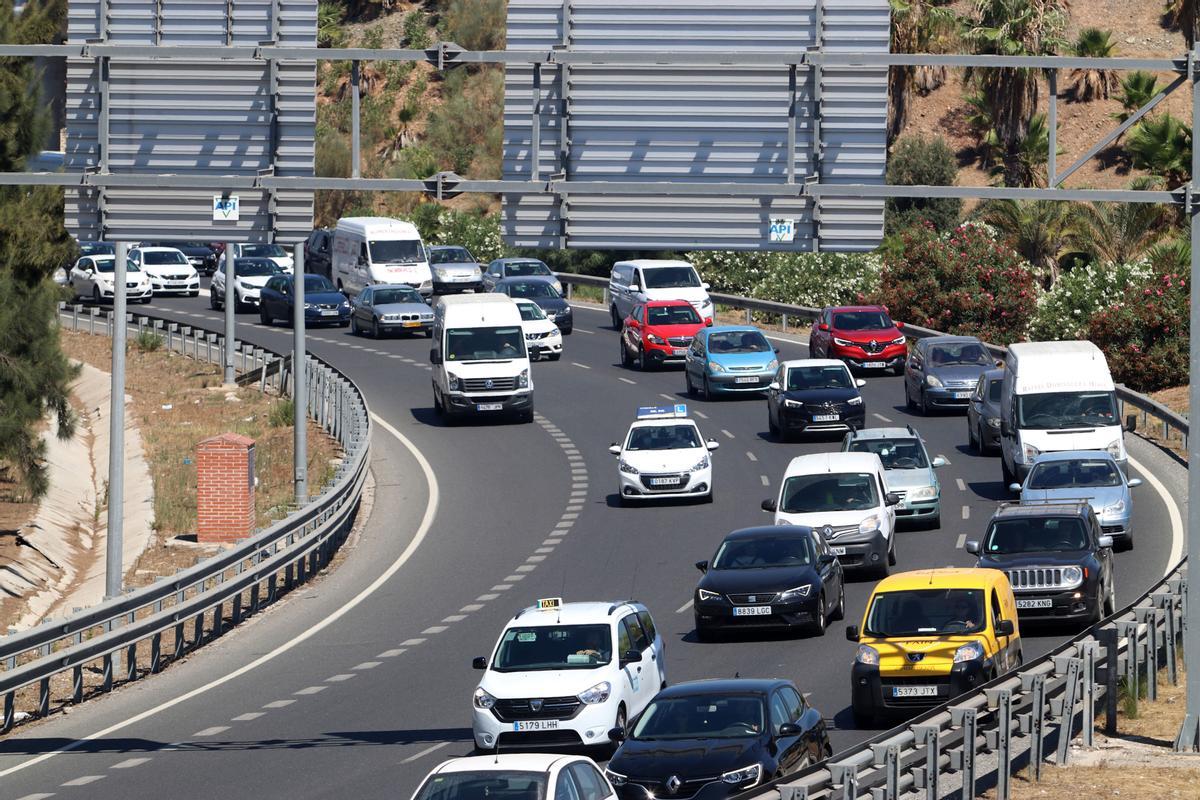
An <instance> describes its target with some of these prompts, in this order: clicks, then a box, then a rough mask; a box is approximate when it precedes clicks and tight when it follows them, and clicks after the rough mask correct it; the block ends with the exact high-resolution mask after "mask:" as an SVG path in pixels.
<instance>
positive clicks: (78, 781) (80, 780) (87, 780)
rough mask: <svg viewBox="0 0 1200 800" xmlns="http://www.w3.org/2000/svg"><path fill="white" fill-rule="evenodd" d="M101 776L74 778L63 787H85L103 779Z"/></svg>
mask: <svg viewBox="0 0 1200 800" xmlns="http://www.w3.org/2000/svg"><path fill="white" fill-rule="evenodd" d="M103 777H104V776H103V775H84V776H83V777H81V778H76V779H75V780H73V781H66V782H64V783H63V784H62V785H63V786H87V785H88V784H89V783H95V782H96V781H98V780H100V779H101V778H103Z"/></svg>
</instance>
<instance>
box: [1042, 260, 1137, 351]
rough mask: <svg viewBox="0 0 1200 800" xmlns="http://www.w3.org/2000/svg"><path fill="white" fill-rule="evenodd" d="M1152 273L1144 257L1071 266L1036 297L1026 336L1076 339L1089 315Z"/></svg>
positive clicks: (1083, 333) (1085, 329)
mask: <svg viewBox="0 0 1200 800" xmlns="http://www.w3.org/2000/svg"><path fill="white" fill-rule="evenodd" d="M1153 273H1154V269H1153V267H1151V266H1150V263H1149V262H1148V261H1147V260H1146V259H1140V260H1138V261H1134V262H1132V263H1129V264H1088V265H1087V266H1081V267H1075V269H1073V270H1071V271H1070V272H1067V273H1065V274H1064V275H1063V276H1062V277H1061V278H1059V279H1058V283H1056V284H1055V285H1054V288H1053V289H1051V290H1050V291H1049V292H1046V293H1045V294H1043V295H1042V296H1041V297H1040V298H1039V299H1038V307H1037V312H1036V313H1035V314H1034V316H1033V323H1032V324H1031V325H1030V326H1029V336H1030V338H1031V339H1035V340H1038V341H1049V340H1054V339H1080V338H1083V337H1085V336H1086V335H1087V329H1088V323H1089V321H1090V320H1091V318H1092V315H1093V314H1095V313H1096V312H1097V311H1100V310H1101V309H1104V308H1108V307H1109V306H1111V305H1112V304H1113V303H1115V302H1116V301H1117V300H1119V299H1120V298H1121V296H1122V295H1123V294H1124V293H1125V289H1126V288H1128V287H1129V286H1130V285H1135V284H1136V285H1142V284H1144V283H1145V282H1146V279H1147V278H1149V277H1150V276H1151V275H1152V274H1153Z"/></svg>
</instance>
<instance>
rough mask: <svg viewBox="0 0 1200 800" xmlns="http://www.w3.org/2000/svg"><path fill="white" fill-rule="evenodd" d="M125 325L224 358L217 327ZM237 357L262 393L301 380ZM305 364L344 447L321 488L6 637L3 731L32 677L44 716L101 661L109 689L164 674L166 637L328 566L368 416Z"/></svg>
mask: <svg viewBox="0 0 1200 800" xmlns="http://www.w3.org/2000/svg"><path fill="white" fill-rule="evenodd" d="M59 323H60V325H62V326H63V327H69V328H70V329H71V330H75V331H88V332H90V333H97V334H107V335H109V336H111V335H112V326H113V320H112V317H111V314H109V313H101V311H100V310H99V309H96V308H91V309H89V310H87V312H86V313H85V312H84V308H83V307H82V306H66V305H64V304H60V306H59ZM126 324H127V325H128V326H129V331H130V333H132V334H134V335H141V334H143V333H147V332H149V333H152V334H155V335H158V336H160V337H161V338H162V341H163V342H164V344H165V345H166V347H167V348H168V349H170V350H173V351H175V352H178V353H181V354H182V355H185V356H189V357H192V358H195V359H197V360H205V361H209V362H213V363H217V364H220V363H222V349H223V347H224V342H223V337H222V336H221V335H220V334H217V333H215V332H212V331H209V330H206V329H204V328H201V327H198V326H195V325H185V324H182V323H179V322H174V321H170V320H164V319H159V318H155V317H151V316H148V315H144V314H132V313H131V314H127V315H126ZM134 341H136V340H134ZM235 361H236V362H237V363H238V364H239V366H240V368H241V372H243V373H246V372H249V371H251V370H255V369H257V370H259V381H258V382H259V387H260V389H262V390H263V391H267V390H274V391H276V392H278V393H279V394H281V395H284V394H288V393H290V392H291V390H292V389H293V388H294V387H292V386H291V385H290V381H289V377H290V376H289V375H288V373H287V369H286V364H287V363H290V355H288V356H284V355H280V354H278V353H274V352H272V351H270V350H266V349H264V348H260V347H255V346H252V345H249V344H246V343H244V342H242V343H238V349H237V353H236V358H235ZM308 361H309V365H308V370H307V371H306V381H305V387H304V389H305V391H306V392H307V397H308V409H309V412H310V415H311V418H312V419H313V420H314V421H315V422H317V423H318V424H319V425H321V427H322V428H324V429H325V431H326V432H328V433H329V434H330V435H331V436H333V437H335V438H336V439H337V440H338V441H339V442H340V444H341V445H342V448H343V451H344V456H343V458H342V463H341V464H340V465H339V467H338V469H337V470H336V472H335V474H334V478H333V480H332V482H331V483H330V484H329V485H328V486H327V487H326V489H325V491H324V492H323V493H322V494H321V495H320V496H319V497H317V498H315V499H313V500H312V501H311V502H309V503H308V504H307V505H305V506H304V507H303V508H300V509H298V510H296V511H294V512H293V513H292V514H290V515H289V516H287V517H286V518H285V519H283V520H280V521H278V522H276V523H274V524H273V525H271V526H270V527H268V528H266V529H265V530H262V531H259V532H257V533H256V534H255V535H254V536H252V537H251V538H249V539H247V540H246V541H244V542H242V543H240V544H238V545H237V546H235V547H233V548H231V549H229V550H225V551H223V552H221V553H219V554H217V555H215V556H212V557H211V558H207V559H205V560H203V561H201V562H199V563H198V564H196V565H195V566H193V567H191V568H189V569H185V570H181V571H180V572H178V573H176V574H175V575H173V576H168V577H164V578H160V579H159V580H157V581H155V582H154V583H152V584H150V585H149V586H146V587H144V588H141V589H138V590H135V591H130V592H128V593H127V594H126V595H124V596H122V597H117V598H112V599H109V600H106V601H104V602H103V603H101V604H99V605H97V606H94V607H92V608H88V609H85V610H82V611H77V612H76V613H74V614H72V615H71V616H69V617H66V618H64V619H57V620H48V621H46V622H43V623H42V624H40V625H38V626H37V627H35V628H32V629H30V630H27V631H23V632H21V633H10V634H9V635H7V636H4V637H0V665H2V669H0V696H3V698H4V705H3V712H2V716H0V732H4V731H8V730H9V729H10V728H11V727H12V725H13V724H14V722H15V718H16V711H17V709H16V705H17V698H18V693H19V692H21V690H23V689H25V688H26V687H31V686H34V685H36V686H37V693H36V698H35V699H34V701H33V703H32V704H31V705H32V711H31V712H27V713H32V714H33V715H35V716H46V715H47V714H48V713H49V712H50V708H51V702H52V699H53V695H54V694H55V690H58V693H60V694H61V695H62V696H64V698H65V701H66V702H76V703H77V702H80V701H81V700H82V699H83V698H84V696H85V695H86V694H88V693H89V691H88V687H87V685H86V684H85V680H84V671H85V669H86V668H87V667H88V665H90V664H99V665H100V672H101V675H100V679H99V688H100V690H102V691H109V690H110V689H111V688H112V686H113V684H114V682H116V681H132V680H136V679H137V678H138V677H140V676H141V675H143V674H146V673H154V672H158V671H159V670H161V669H162V667H163V666H164V664H165V659H164V655H163V644H164V637H166V638H167V639H168V640H169V643H170V645H171V649H170V654H169V658H170V659H172V660H174V659H178V658H180V657H182V656H183V655H184V654H185V653H186V652H190V651H191V650H193V649H195V648H196V647H199V646H200V645H202V644H204V643H205V642H207V641H211V640H212V639H215V638H216V637H218V636H220V635H221V634H222V633H223V632H224V631H225V630H226V628H227V627H229V626H231V625H237V624H238V623H239V622H241V621H242V620H243V619H244V618H245V617H247V616H249V615H252V614H255V613H257V612H258V611H259V610H260V609H262V608H263V607H264V606H266V605H269V604H270V603H272V602H274V601H275V600H276V599H277V598H278V597H279V596H281V594H282V593H286V592H287V591H289V590H291V589H292V588H293V587H295V586H296V585H298V584H301V583H303V582H304V581H305V580H306V579H307V578H309V577H311V576H312V575H314V574H316V573H317V572H318V571H319V570H321V569H322V568H323V567H324V566H325V565H327V564H328V563H329V561H330V559H331V558H332V557H333V554H334V552H335V551H336V549H337V547H338V546H339V545H340V544H341V542H342V541H343V540H344V538H345V536H346V535H347V534H348V532H349V530H350V527H351V525H352V523H353V521H354V516H355V513H356V511H357V509H358V503H359V500H360V498H361V496H362V489H363V484H364V482H365V480H366V475H367V468H368V464H369V458H368V457H369V448H370V433H371V421H370V415H369V412H368V409H367V404H366V400H365V399H364V398H363V396H362V393H361V392H360V391H359V389H358V387H357V386H355V385H354V383H353V382H352V381H351V380H350V379H349V378H347V377H346V376H345V375H343V374H342V373H341V372H339V371H338V370H337V369H336V368H334V367H333V366H331V365H329V364H326V363H325V362H323V361H320V360H319V359H316V358H314V357H312V356H308ZM227 604H228V609H227ZM226 610H228V614H226ZM189 628H190V630H189ZM122 663H123V664H124V667H122ZM66 672H70V673H71V678H70V684H69V686H66V685H55V683H54V679H55V678H56V677H57V676H59V675H62V674H63V673H66Z"/></svg>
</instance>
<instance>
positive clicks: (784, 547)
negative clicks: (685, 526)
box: [712, 536, 813, 569]
mask: <svg viewBox="0 0 1200 800" xmlns="http://www.w3.org/2000/svg"><path fill="white" fill-rule="evenodd" d="M811 563H813V547H812V540H811V539H810V538H809V537H808V536H756V537H754V538H753V539H740V538H739V539H726V540H725V541H723V542H721V547H720V549H719V550H717V554H716V556H714V557H713V561H712V568H713V569H769V568H771V567H803V566H805V565H807V564H811Z"/></svg>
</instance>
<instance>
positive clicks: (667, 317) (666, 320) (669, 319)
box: [646, 305, 700, 325]
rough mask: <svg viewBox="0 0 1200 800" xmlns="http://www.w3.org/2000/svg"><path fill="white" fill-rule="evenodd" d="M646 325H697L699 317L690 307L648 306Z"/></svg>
mask: <svg viewBox="0 0 1200 800" xmlns="http://www.w3.org/2000/svg"><path fill="white" fill-rule="evenodd" d="M646 324H647V325H698V324H700V315H699V314H697V313H696V309H694V308H692V307H691V306H682V305H681V306H649V307H648V308H647V309H646Z"/></svg>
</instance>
